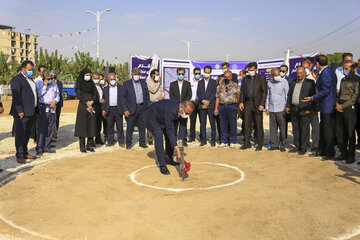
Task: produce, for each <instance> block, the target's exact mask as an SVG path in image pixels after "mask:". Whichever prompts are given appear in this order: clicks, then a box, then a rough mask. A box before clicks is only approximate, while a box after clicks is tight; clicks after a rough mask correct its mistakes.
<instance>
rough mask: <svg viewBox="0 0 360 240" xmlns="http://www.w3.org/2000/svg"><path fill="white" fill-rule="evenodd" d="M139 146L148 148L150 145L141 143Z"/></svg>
mask: <svg viewBox="0 0 360 240" xmlns="http://www.w3.org/2000/svg"><path fill="white" fill-rule="evenodd" d="M139 147H141V148H148V145H146V144H139Z"/></svg>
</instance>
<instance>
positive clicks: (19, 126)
mask: <svg viewBox="0 0 360 240" xmlns="http://www.w3.org/2000/svg"><path fill="white" fill-rule="evenodd" d="M14 122H15V129H16V133H15V147H16V157H17V158H20V157H25V156H26V155H27V154H29V152H28V147H27V145H28V142H29V139H30V135H31V130H32V128H33V125H35V117H34V116H32V117H23V118H22V119H20V117H19V116H15V117H14Z"/></svg>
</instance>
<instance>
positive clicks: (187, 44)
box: [182, 40, 196, 60]
mask: <svg viewBox="0 0 360 240" xmlns="http://www.w3.org/2000/svg"><path fill="white" fill-rule="evenodd" d="M182 41H183V42H184V43H186V46H187V50H188V53H187V56H188V57H187V58H188V60H190V44H191V43H192V42H196V41H195V40H190V41H187V40H182Z"/></svg>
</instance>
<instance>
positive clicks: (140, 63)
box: [130, 55, 152, 81]
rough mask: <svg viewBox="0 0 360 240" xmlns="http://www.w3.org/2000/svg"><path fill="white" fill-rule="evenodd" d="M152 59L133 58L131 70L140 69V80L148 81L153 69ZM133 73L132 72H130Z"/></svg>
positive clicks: (133, 56)
mask: <svg viewBox="0 0 360 240" xmlns="http://www.w3.org/2000/svg"><path fill="white" fill-rule="evenodd" d="M151 63H152V57H148V58H146V57H141V56H137V55H132V56H131V68H135V67H137V68H140V71H141V73H140V80H143V81H146V78H147V76H148V75H149V71H150V68H151ZM130 72H131V70H130Z"/></svg>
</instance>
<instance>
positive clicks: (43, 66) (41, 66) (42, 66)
mask: <svg viewBox="0 0 360 240" xmlns="http://www.w3.org/2000/svg"><path fill="white" fill-rule="evenodd" d="M41 68H47V67H46V66H45V65H40V66H39V67H38V71H39V72H40V69H41Z"/></svg>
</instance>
